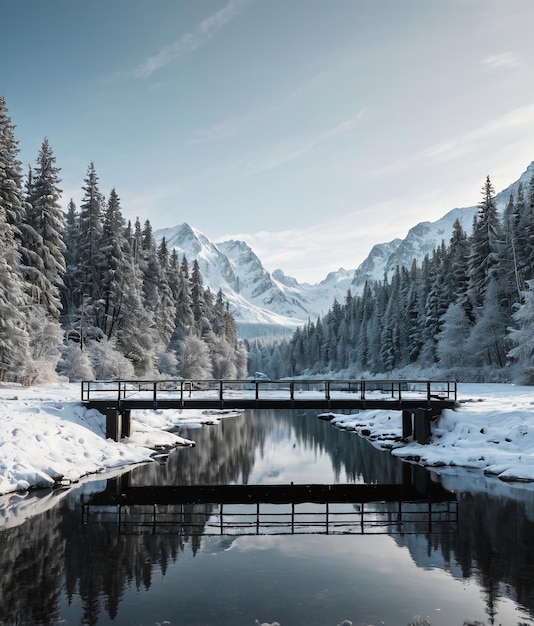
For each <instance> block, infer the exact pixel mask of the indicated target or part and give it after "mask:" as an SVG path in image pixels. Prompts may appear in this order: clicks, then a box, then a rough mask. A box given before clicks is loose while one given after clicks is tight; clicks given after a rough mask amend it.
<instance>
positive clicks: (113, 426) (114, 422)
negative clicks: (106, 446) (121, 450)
mask: <svg viewBox="0 0 534 626" xmlns="http://www.w3.org/2000/svg"><path fill="white" fill-rule="evenodd" d="M105 415H106V439H113V441H120V440H121V439H122V438H123V437H129V436H130V433H131V430H132V421H131V411H130V409H124V410H120V409H118V408H117V407H116V406H109V407H106V409H105Z"/></svg>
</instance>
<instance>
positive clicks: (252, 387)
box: [81, 379, 457, 443]
mask: <svg viewBox="0 0 534 626" xmlns="http://www.w3.org/2000/svg"><path fill="white" fill-rule="evenodd" d="M81 401H82V403H83V404H84V405H85V406H87V407H88V408H94V409H97V410H98V411H100V412H101V413H103V414H105V415H106V436H107V437H109V438H112V439H114V440H115V441H119V440H120V439H121V438H122V437H128V436H129V435H130V429H131V411H132V410H136V409H137V410H139V409H145V410H146V409H154V410H156V409H204V410H206V409H210V410H225V409H301V410H310V409H312V410H316V411H329V412H330V411H347V410H349V411H357V410H362V411H365V410H373V409H393V410H399V411H402V413H403V417H402V424H403V437H405V438H407V437H410V436H414V437H415V438H416V439H417V440H418V441H420V442H421V443H426V442H427V441H428V439H429V437H430V423H431V421H432V420H433V419H435V418H436V417H437V416H439V415H440V414H441V411H442V410H443V409H448V408H454V407H455V406H456V404H457V384H456V381H444V380H435V381H431V380H355V379H348V380H300V379H299V380H276V381H271V380H183V379H181V380H144V381H143V380H113V381H100V380H94V381H82V383H81Z"/></svg>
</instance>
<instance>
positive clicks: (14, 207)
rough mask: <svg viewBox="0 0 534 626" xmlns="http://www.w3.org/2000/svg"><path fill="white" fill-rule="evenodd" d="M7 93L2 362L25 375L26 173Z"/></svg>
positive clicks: (0, 130) (0, 252)
mask: <svg viewBox="0 0 534 626" xmlns="http://www.w3.org/2000/svg"><path fill="white" fill-rule="evenodd" d="M17 156H18V146H17V142H16V140H15V134H14V126H13V125H12V123H11V119H10V118H9V115H8V111H7V107H6V102H5V98H4V97H0V363H2V367H3V369H5V370H7V371H8V372H9V373H11V374H12V375H14V376H16V377H22V376H23V370H24V367H25V364H26V361H27V359H28V354H29V353H28V347H29V345H28V332H27V328H26V319H25V307H26V306H27V305H28V300H27V297H26V295H25V290H24V283H23V280H22V277H21V275H20V273H19V271H18V268H19V265H20V255H19V252H18V242H19V241H20V232H19V231H18V229H17V227H16V221H17V219H18V218H19V217H20V215H21V213H22V212H23V206H22V202H23V200H22V193H23V192H22V174H21V165H20V161H19V160H18V158H17Z"/></svg>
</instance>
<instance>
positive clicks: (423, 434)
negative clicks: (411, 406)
mask: <svg viewBox="0 0 534 626" xmlns="http://www.w3.org/2000/svg"><path fill="white" fill-rule="evenodd" d="M431 419H432V409H415V419H414V439H415V440H416V441H417V443H423V444H424V443H428V442H429V441H430V437H431V435H432V430H431V428H430V420H431Z"/></svg>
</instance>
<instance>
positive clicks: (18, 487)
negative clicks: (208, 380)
mask: <svg viewBox="0 0 534 626" xmlns="http://www.w3.org/2000/svg"><path fill="white" fill-rule="evenodd" d="M458 399H459V407H458V409H456V410H446V411H444V412H443V414H442V416H441V417H440V418H439V419H438V420H437V421H436V422H435V423H434V425H433V434H432V439H431V442H430V443H429V444H428V445H422V444H418V443H416V442H415V441H411V440H409V441H408V442H403V441H401V438H402V413H401V412H400V411H395V410H387V411H363V412H361V413H358V414H354V415H334V416H333V417H332V416H331V415H330V416H328V417H329V418H330V417H332V419H331V422H332V424H333V425H335V426H336V427H338V428H344V429H346V430H348V431H354V432H357V433H359V434H361V435H363V436H366V437H367V438H369V439H370V441H371V442H372V443H373V444H374V445H376V446H379V447H381V448H384V449H386V450H390V451H391V453H392V454H394V455H396V456H399V457H400V458H403V459H405V460H410V461H413V462H418V463H420V464H422V465H425V466H427V467H431V468H441V469H443V468H459V467H462V468H468V469H471V470H476V471H480V472H481V475H483V474H487V475H490V476H497V477H498V478H500V479H501V480H502V481H519V482H530V481H534V388H532V387H525V386H515V385H505V384H462V383H460V384H459V386H458ZM231 415H235V413H232V412H229V411H224V412H217V413H213V412H201V411H195V410H184V411H180V410H172V411H171V410H166V411H163V410H158V411H149V410H147V411H135V412H134V413H133V414H132V434H131V436H130V437H129V438H127V439H124V440H122V441H120V442H115V441H112V440H110V439H106V438H105V418H104V416H103V415H101V414H100V413H98V412H97V411H95V410H94V409H86V408H85V407H84V406H83V405H82V404H81V402H80V386H79V384H72V383H58V384H54V385H42V386H34V387H22V386H16V385H10V384H4V383H0V495H1V494H7V493H12V492H18V493H19V494H20V492H24V491H26V490H28V489H30V488H34V487H51V486H54V485H57V484H63V485H68V484H71V483H72V482H76V481H79V480H80V479H82V478H83V477H88V476H89V477H91V476H93V475H101V474H104V473H106V474H107V473H108V472H112V471H115V472H116V471H119V470H120V469H122V468H124V467H125V466H128V465H133V464H138V463H146V462H154V461H155V460H157V457H158V456H160V455H161V453H162V450H163V451H164V453H165V451H168V450H169V449H171V448H173V447H176V446H181V445H193V444H194V442H193V441H192V440H190V439H186V438H184V437H181V436H179V435H178V434H176V431H177V430H178V429H179V428H180V427H187V428H194V427H198V428H200V427H202V425H203V424H217V423H218V422H219V421H220V420H221V419H223V418H225V417H228V416H231ZM100 477H102V476H100Z"/></svg>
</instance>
